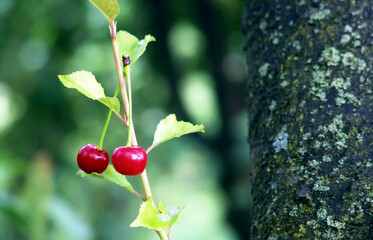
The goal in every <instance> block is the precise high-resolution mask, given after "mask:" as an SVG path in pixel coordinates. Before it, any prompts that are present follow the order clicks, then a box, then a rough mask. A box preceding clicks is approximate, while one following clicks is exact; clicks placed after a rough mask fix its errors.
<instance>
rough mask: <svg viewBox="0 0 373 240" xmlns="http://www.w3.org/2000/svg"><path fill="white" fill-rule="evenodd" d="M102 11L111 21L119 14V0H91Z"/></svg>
mask: <svg viewBox="0 0 373 240" xmlns="http://www.w3.org/2000/svg"><path fill="white" fill-rule="evenodd" d="M89 1H90V2H91V3H92V4H93V5H94V6H95V7H96V8H97V9H98V10H100V11H101V13H102V14H103V15H104V16H105V17H106V19H107V20H108V21H109V22H111V21H114V20H115V18H116V17H117V16H118V14H119V11H120V9H119V5H118V1H117V0H89Z"/></svg>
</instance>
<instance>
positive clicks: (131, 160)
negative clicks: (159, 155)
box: [77, 144, 148, 176]
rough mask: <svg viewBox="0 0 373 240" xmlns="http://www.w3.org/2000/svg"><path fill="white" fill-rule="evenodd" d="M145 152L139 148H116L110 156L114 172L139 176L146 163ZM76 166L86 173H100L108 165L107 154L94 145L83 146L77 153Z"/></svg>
mask: <svg viewBox="0 0 373 240" xmlns="http://www.w3.org/2000/svg"><path fill="white" fill-rule="evenodd" d="M147 159H148V158H147V155H146V152H145V150H144V149H143V148H142V147H140V146H131V147H117V148H116V149H115V150H114V152H113V154H112V164H113V166H114V168H115V170H116V171H117V172H118V173H120V174H123V175H130V176H134V175H139V174H141V173H142V172H143V171H144V169H145V167H146V163H147ZM77 161H78V166H79V168H80V169H82V170H83V171H84V172H86V173H92V172H96V173H102V172H104V171H105V170H106V168H107V166H108V165H109V154H108V153H107V152H106V151H105V150H103V149H102V150H99V149H97V145H95V144H87V145H84V146H83V147H82V148H81V149H80V150H79V152H78V157H77Z"/></svg>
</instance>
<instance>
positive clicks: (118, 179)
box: [78, 164, 135, 193]
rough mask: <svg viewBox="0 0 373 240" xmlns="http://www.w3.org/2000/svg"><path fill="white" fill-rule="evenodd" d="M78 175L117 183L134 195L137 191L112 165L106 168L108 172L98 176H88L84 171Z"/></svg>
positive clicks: (91, 174) (93, 174)
mask: <svg viewBox="0 0 373 240" xmlns="http://www.w3.org/2000/svg"><path fill="white" fill-rule="evenodd" d="M78 175H79V176H81V177H88V176H92V177H99V178H103V179H105V180H106V181H109V182H112V183H115V184H117V185H119V186H121V187H124V188H125V189H127V190H128V191H130V192H132V193H133V192H134V191H135V190H134V189H133V187H132V185H131V183H129V182H128V181H127V178H126V176H124V175H122V174H120V173H118V172H117V171H115V169H114V167H113V165H111V164H109V166H108V167H107V168H106V170H105V171H104V172H103V173H101V174H98V173H90V174H88V173H85V172H83V171H82V170H80V171H78Z"/></svg>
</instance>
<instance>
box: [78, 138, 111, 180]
mask: <svg viewBox="0 0 373 240" xmlns="http://www.w3.org/2000/svg"><path fill="white" fill-rule="evenodd" d="M77 161H78V166H79V168H80V169H82V170H83V171H84V172H86V173H93V172H96V173H102V172H103V171H105V170H106V168H107V166H108V165H109V154H108V153H107V152H106V151H105V150H99V149H97V145H95V144H87V145H84V146H83V147H82V148H81V149H80V150H79V152H78V157H77Z"/></svg>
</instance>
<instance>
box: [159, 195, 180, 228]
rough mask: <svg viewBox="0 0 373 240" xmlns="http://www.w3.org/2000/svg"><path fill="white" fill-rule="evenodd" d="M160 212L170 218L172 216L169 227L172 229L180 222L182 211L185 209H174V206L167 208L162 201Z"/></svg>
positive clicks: (160, 202)
mask: <svg viewBox="0 0 373 240" xmlns="http://www.w3.org/2000/svg"><path fill="white" fill-rule="evenodd" d="M158 208H159V211H160V212H161V213H163V214H167V215H168V216H170V218H171V219H170V226H169V227H172V226H173V225H174V224H175V223H176V222H177V221H178V220H179V216H180V213H181V210H182V209H183V208H180V207H174V206H167V207H165V206H164V205H163V203H162V201H159V206H158Z"/></svg>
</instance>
